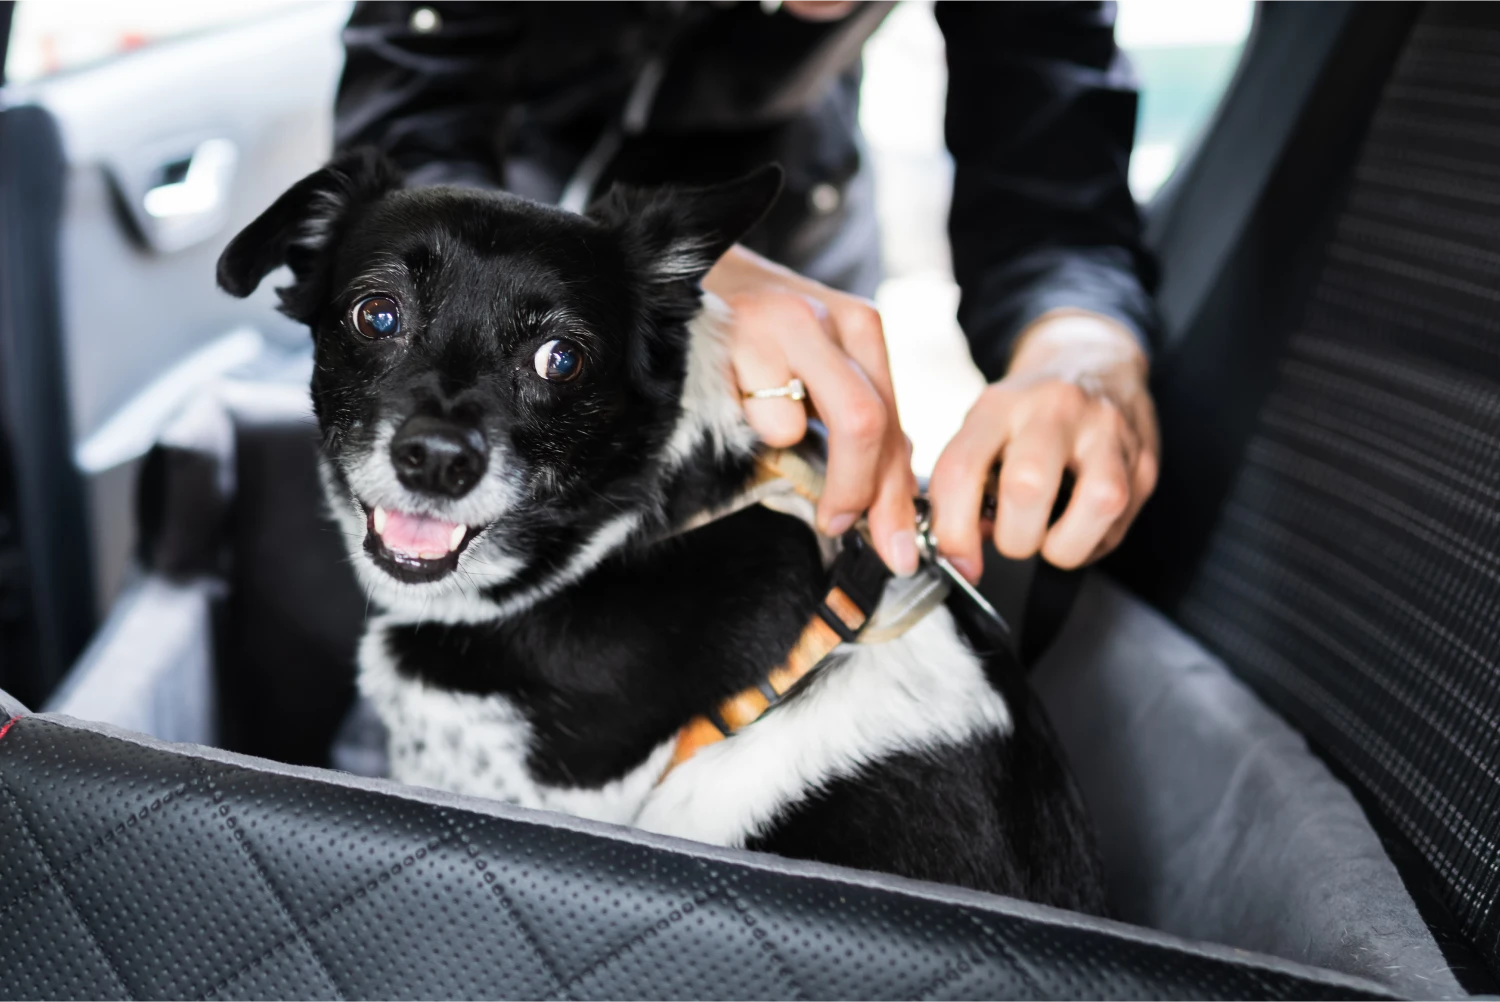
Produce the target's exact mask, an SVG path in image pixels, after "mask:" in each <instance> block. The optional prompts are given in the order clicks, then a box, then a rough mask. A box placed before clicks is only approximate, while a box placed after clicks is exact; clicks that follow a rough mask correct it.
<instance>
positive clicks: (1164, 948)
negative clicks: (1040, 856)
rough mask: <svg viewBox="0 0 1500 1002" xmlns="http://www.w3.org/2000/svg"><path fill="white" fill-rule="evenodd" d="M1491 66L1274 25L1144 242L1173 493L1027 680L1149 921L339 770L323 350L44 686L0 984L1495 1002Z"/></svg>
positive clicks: (4, 745) (240, 389) (13, 835)
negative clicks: (311, 403) (1157, 251)
mask: <svg viewBox="0 0 1500 1002" xmlns="http://www.w3.org/2000/svg"><path fill="white" fill-rule="evenodd" d="M1288 46H1290V47H1293V48H1295V47H1297V46H1301V47H1302V49H1303V51H1304V52H1307V51H1311V52H1312V55H1313V56H1315V57H1316V58H1311V57H1309V58H1307V59H1304V60H1301V61H1299V62H1298V63H1297V66H1298V69H1297V71H1296V72H1285V71H1281V67H1278V60H1280V59H1281V58H1282V57H1283V56H1284V54H1285V53H1286V52H1288V51H1289V50H1288ZM1497 56H1500V15H1497V14H1494V13H1492V12H1491V11H1490V10H1489V8H1487V7H1485V6H1482V5H1474V6H1472V7H1469V6H1462V5H1454V6H1449V5H1436V4H1435V5H1427V6H1423V7H1415V6H1408V5H1370V6H1359V7H1347V8H1346V7H1341V6H1338V5H1328V6H1327V7H1320V8H1316V9H1314V10H1313V12H1312V13H1311V14H1309V13H1297V12H1295V11H1288V12H1278V8H1276V7H1275V6H1274V5H1273V6H1272V7H1271V8H1269V9H1268V10H1266V11H1264V12H1263V14H1262V17H1261V19H1260V22H1259V24H1258V26H1257V37H1256V39H1255V40H1254V41H1253V42H1252V46H1251V50H1250V56H1249V57H1248V59H1247V62H1246V64H1245V66H1243V67H1242V69H1241V73H1240V79H1239V80H1238V82H1237V84H1236V85H1235V87H1234V88H1233V90H1232V92H1231V94H1230V97H1229V98H1228V99H1227V101H1226V103H1225V105H1224V107H1223V108H1222V109H1221V111H1220V116H1219V121H1218V127H1217V128H1216V129H1215V130H1214V132H1213V134H1212V135H1211V136H1210V137H1209V138H1208V140H1207V141H1206V143H1205V145H1204V146H1203V148H1202V149H1201V150H1200V151H1199V153H1198V155H1197V157H1196V159H1195V160H1194V162H1193V164H1192V166H1191V168H1190V169H1189V170H1187V171H1186V172H1185V173H1184V174H1183V175H1182V176H1181V177H1180V178H1179V179H1178V180H1177V181H1176V182H1174V183H1175V188H1174V190H1173V191H1171V192H1170V193H1169V196H1168V201H1167V202H1166V203H1165V207H1164V208H1163V210H1162V212H1161V214H1160V215H1159V216H1158V217H1157V218H1156V219H1155V220H1154V221H1153V227H1154V231H1155V235H1156V240H1157V243H1158V246H1159V247H1160V248H1161V252H1162V257H1163V260H1164V265H1165V274H1166V275H1167V284H1166V286H1165V287H1164V289H1163V293H1162V295H1163V307H1164V311H1165V312H1166V314H1167V316H1168V318H1169V320H1170V321H1172V325H1173V328H1172V336H1171V339H1170V341H1169V344H1168V346H1167V349H1166V351H1165V353H1164V355H1163V357H1162V358H1161V359H1160V362H1159V364H1158V367H1157V382H1158V386H1157V393H1158V399H1159V402H1160V407H1161V412H1162V423H1163V429H1164V434H1165V446H1164V448H1165V462H1164V478H1163V482H1162V485H1161V488H1160V490H1159V496H1158V498H1157V499H1156V500H1155V501H1153V503H1152V504H1151V505H1150V506H1148V509H1147V513H1146V514H1145V515H1144V516H1143V521H1142V524H1141V526H1140V527H1139V529H1138V530H1137V531H1136V532H1135V533H1133V534H1132V539H1131V541H1130V544H1129V545H1128V547H1127V548H1126V549H1125V550H1124V551H1123V552H1122V553H1121V554H1120V555H1119V557H1118V559H1116V560H1113V561H1112V562H1111V563H1110V565H1109V568H1108V571H1109V575H1108V576H1106V575H1105V574H1101V573H1098V572H1095V573H1092V574H1090V575H1088V576H1085V577H1080V578H1075V579H1074V581H1075V583H1076V584H1077V586H1078V587H1077V591H1076V595H1077V597H1076V600H1075V601H1074V602H1073V605H1072V609H1071V611H1070V612H1069V614H1068V616H1067V618H1066V619H1065V620H1064V621H1063V622H1062V623H1061V626H1060V628H1058V629H1057V631H1056V640H1055V641H1054V642H1053V643H1051V644H1050V646H1049V647H1048V649H1047V650H1046V652H1045V653H1044V654H1043V655H1042V656H1041V657H1040V659H1039V661H1038V663H1037V664H1036V666H1035V668H1034V674H1033V678H1034V682H1035V685H1036V688H1037V690H1038V692H1039V694H1040V695H1041V697H1042V699H1043V701H1044V702H1045V704H1046V705H1047V707H1048V710H1049V712H1050V714H1051V716H1052V717H1053V720H1054V723H1055V725H1056V729H1057V731H1058V733H1059V735H1060V737H1061V739H1062V740H1063V743H1064V745H1065V747H1066V750H1067V752H1068V755H1069V757H1070V759H1071V760H1072V763H1073V765H1074V768H1075V771H1076V772H1077V773H1078V776H1079V781H1080V785H1081V787H1082V789H1083V793H1084V795H1085V798H1086V799H1087V800H1088V802H1089V807H1090V810H1091V813H1092V814H1093V816H1094V818H1095V821H1096V823H1097V825H1098V826H1099V829H1100V834H1101V842H1102V846H1103V848H1104V851H1105V856H1106V868H1107V872H1108V877H1109V882H1110V894H1111V900H1112V905H1113V907H1114V909H1115V911H1116V915H1117V918H1118V919H1119V920H1118V921H1109V920H1099V919H1093V918H1088V917H1084V916H1079V915H1074V914H1071V913H1067V912H1061V911H1058V910H1055V909H1049V908H1044V907H1040V906H1033V905H1028V904H1025V903H1022V902H1017V901H1014V900H1010V899H1006V898H1001V897H996V896H991V895H985V894H978V893H974V892H968V891H963V890H960V889H955V888H950V887H942V886H937V885H930V884H923V883H919V882H914V881H908V880H902V879H899V878H893V877H886V876H882V875H875V874H868V873H862V872H858V871H852V870H845V869H840V868H834V867H827V866H821V865H815V864H808V863H801V862H796V861H789V860H784V859H779V858H776V857H770V856H766V855H763V854H757V853H749V852H741V851H733V850H723V849H715V848H711V847H705V846H702V845H697V844H693V843H686V842H681V841H677V840H672V839H665V838H660V837H655V836H650V835H645V834H643V833H640V832H635V831H632V830H627V829H621V828H616V827H612V826H607V825H600V824H595V823H590V822H584V821H579V820H576V819H572V818H568V817H564V816H560V815H555V814H549V813H544V812H534V811H527V810H522V809H519V808H514V807H509V806H507V805H503V804H498V803H495V802H490V801H484V800H476V799H472V798H464V797H457V796H452V795H447V794H442V793H437V792H434V791H428V790H421V789H416V788H410V787H403V786H399V785H396V784H393V783H391V782H389V781H386V780H382V779H379V778H369V777H361V776H354V775H350V774H349V773H348V772H338V771H333V770H329V769H327V768H323V766H326V765H327V763H328V761H329V755H330V748H331V747H332V746H333V745H334V743H335V738H336V735H337V734H338V733H339V731H340V728H341V726H343V725H344V723H345V721H346V720H349V719H350V718H349V717H348V711H349V707H350V704H351V700H352V695H353V690H352V650H353V643H354V638H355V636H356V635H357V632H358V628H359V623H360V620H361V617H362V615H363V613H364V608H363V600H362V599H361V598H360V596H359V594H358V592H357V590H356V589H355V588H354V585H353V582H352V580H351V576H350V574H349V572H348V569H347V567H345V566H344V564H343V562H342V550H341V547H340V545H339V540H338V539H337V538H336V537H335V536H333V535H332V533H333V532H334V531H335V530H333V528H332V526H331V525H330V524H329V523H326V522H324V521H322V520H321V519H320V517H319V513H318V502H317V488H316V468H315V460H314V455H315V451H314V444H315V438H314V434H315V433H314V428H313V425H312V423H311V420H310V417H309V415H308V413H307V404H306V400H305V395H304V394H303V393H302V392H301V391H300V389H299V388H298V387H299V386H300V385H303V384H304V383H303V381H304V380H305V375H306V369H305V365H306V362H305V360H300V361H299V360H287V361H286V362H285V364H284V366H282V365H281V364H279V363H274V362H268V363H266V364H264V365H262V367H261V369H260V371H259V373H258V374H250V373H246V374H242V376H241V377H240V378H237V379H233V380H226V381H224V382H222V383H221V384H219V385H218V386H216V387H214V388H213V390H212V391H211V392H209V393H206V394H204V395H203V396H202V397H201V398H200V399H199V400H198V401H197V402H196V403H195V404H194V405H193V407H192V408H191V409H189V410H188V411H187V412H185V413H183V414H182V415H181V416H180V417H179V418H178V420H177V421H176V422H174V424H173V425H172V427H170V428H169V429H167V431H166V433H165V434H164V435H163V437H162V443H161V445H159V446H158V448H157V450H156V451H155V453H154V454H153V456H152V458H151V460H150V462H149V464H148V468H147V470H146V472H145V473H144V474H143V477H142V504H141V513H142V521H143V525H142V541H143V542H142V567H143V573H142V575H141V576H140V578H139V579H138V580H137V581H136V582H135V583H134V584H133V585H132V587H131V589H130V591H129V593H128V595H127V596H126V598H125V599H123V600H122V601H121V602H120V603H117V605H116V607H115V609H114V610H113V611H112V613H111V615H110V618H109V621H108V622H107V623H106V625H105V627H104V628H103V629H102V630H101V631H100V633H99V634H98V635H97V636H96V638H95V640H94V642H93V643H92V644H91V646H90V648H89V650H88V651H87V652H86V653H85V654H84V656H83V658H82V659H81V660H80V661H79V663H78V664H77V665H76V666H75V668H74V669H73V671H72V672H71V673H70V675H69V677H68V679H67V681H66V682H65V683H64V685H63V687H62V688H61V689H60V690H59V691H58V692H57V693H56V694H55V695H54V696H53V698H52V700H51V701H50V702H49V704H48V707H47V710H48V712H44V713H39V714H28V713H27V712H26V711H25V710H24V708H22V707H20V706H19V705H17V704H15V703H14V701H11V700H8V698H7V697H3V696H0V703H4V704H5V705H0V721H3V722H0V728H3V730H0V801H3V804H4V807H3V815H0V816H3V817H4V818H5V820H6V823H5V824H3V825H0V886H3V888H4V890H5V894H4V895H3V901H0V978H3V979H4V980H3V982H0V983H3V984H5V985H6V990H5V993H6V994H10V995H16V996H36V997H44V996H47V997H59V996H68V997H77V996H84V995H86V996H94V997H121V996H134V997H143V996H151V997H157V996H173V997H209V996H222V997H244V996H256V997H259V996H295V997H299V998H306V997H323V996H340V997H353V996H359V997H366V996H383V997H394V996H397V995H400V996H423V997H426V996H489V997H500V996H528V997H531V996H541V995H549V996H558V997H573V996H577V997H585V996H587V997H595V996H636V997H656V996H663V997H665V996H672V997H680V996H695V997H726V996H736V997H751V996H755V997H761V996H788V997H789V996H808V997H855V996H860V997H959V996H962V997H980V996H995V997H1036V996H1053V997H1103V996H1107V997H1112V998H1127V997H1196V998H1238V997H1252V996H1253V997H1262V998H1289V997H1299V998H1322V997H1341V998H1349V997H1399V996H1414V997H1444V996H1459V995H1463V994H1465V993H1466V992H1474V991H1484V990H1487V989H1488V988H1489V985H1490V982H1488V980H1487V979H1488V977H1489V976H1490V975H1491V974H1492V973H1493V971H1494V969H1495V968H1496V967H1497V966H1500V950H1497V940H1496V922H1497V921H1500V920H1497V919H1496V918H1495V917H1494V915H1493V907H1492V906H1493V904H1494V902H1495V898H1496V896H1497V894H1500V869H1497V863H1496V855H1495V853H1494V851H1493V841H1494V840H1495V839H1496V838H1497V837H1500V823H1497V818H1496V815H1495V805H1496V803H1497V800H1500V796H1497V792H1500V785H1497V784H1496V783H1495V780H1494V777H1493V774H1492V772H1491V771H1490V770H1493V769H1494V767H1495V766H1494V762H1495V761H1496V756H1495V755H1494V750H1495V741H1496V735H1497V727H1496V724H1495V716H1494V714H1495V707H1496V704H1497V702H1500V681H1497V679H1500V676H1497V673H1496V671H1495V668H1494V665H1493V664H1492V663H1491V661H1490V659H1491V658H1492V657H1493V656H1494V655H1493V652H1494V651H1495V649H1496V644H1495V628H1494V626H1493V625H1492V624H1493V623H1494V622H1495V617H1494V616H1493V615H1492V614H1491V613H1492V610H1493V607H1494V605H1495V604H1496V601H1497V599H1496V596H1497V595H1500V591H1497V590H1496V588H1495V583H1494V577H1495V573H1496V567H1495V562H1496V558H1495V556H1494V554H1495V552H1496V549H1495V542H1496V533H1495V530H1494V523H1495V520H1496V519H1497V518H1500V515H1496V514H1495V511H1496V510H1497V507H1496V505H1495V504H1494V496H1495V494H1496V492H1497V490H1500V462H1497V460H1496V459H1495V458H1494V454H1493V452H1491V451H1487V450H1493V448H1494V446H1495V444H1496V437H1497V436H1496V435H1495V432H1494V429H1495V428H1496V427H1500V424H1497V422H1496V421H1495V420H1494V414H1495V413H1496V411H1497V410H1500V352H1497V351H1496V349H1495V348H1494V344H1495V341H1494V340H1493V338H1492V336H1491V332H1490V329H1489V325H1490V323H1492V321H1491V320H1490V318H1491V317H1493V316H1494V315H1495V312H1494V307H1493V305H1492V304H1493V303H1494V302H1495V297H1496V296H1497V295H1500V294H1497V293H1493V292H1491V291H1490V290H1492V289H1495V288H1500V283H1496V282H1494V281H1491V279H1492V278H1494V277H1496V276H1495V275H1494V274H1493V273H1495V272H1496V271H1500V253H1494V252H1491V251H1490V250H1488V249H1487V247H1486V244H1485V242H1484V241H1485V238H1486V237H1488V236H1490V235H1491V234H1495V233H1497V232H1500V227H1497V226H1496V220H1497V219H1500V171H1496V170H1493V169H1491V168H1490V167H1489V164H1488V160H1487V157H1488V156H1489V151H1490V150H1491V149H1493V148H1494V144H1496V143H1497V140H1496V139H1495V138H1494V136H1493V135H1492V134H1491V131H1490V129H1489V127H1488V125H1487V124H1486V117H1485V116H1486V114H1487V111H1486V109H1487V108H1488V107H1489V105H1487V104H1486V101H1487V100H1488V99H1489V98H1490V96H1491V94H1492V93H1493V94H1494V96H1495V97H1496V98H1497V99H1500V87H1494V88H1491V87H1490V86H1489V85H1488V83H1487V80H1486V78H1485V70H1486V68H1487V66H1488V65H1489V64H1490V63H1491V62H1494V61H1495V60H1496V57H1497ZM1299 88H1300V89H1299ZM1491 117H1492V116H1491ZM1248 125H1254V126H1255V128H1248V127H1247V126H1248ZM1278 130H1280V131H1278ZM1257 137H1259V138H1260V139H1261V140H1268V139H1269V140H1273V142H1271V145H1273V146H1274V148H1273V149H1270V150H1267V149H1261V148H1259V147H1256V148H1252V149H1246V148H1244V144H1245V143H1246V142H1247V141H1253V140H1254V139H1256V138H1257ZM1237 144H1239V145H1238V148H1237ZM1487 304H1488V305H1487ZM299 365H300V366H303V368H301V369H300V370H299V368H298V366H299ZM1247 683H1248V685H1247ZM1283 714H1284V715H1285V717H1283V716H1282V715H1283ZM80 718H89V720H85V719H80ZM353 719H355V720H357V719H358V718H357V717H356V718H353ZM100 720H105V721H110V723H98V722H91V721H100ZM1287 720H1290V721H1291V722H1293V723H1294V724H1295V725H1296V727H1297V730H1293V729H1292V727H1290V726H1288V724H1287V722H1286V721H1287ZM126 728H129V729H126ZM1299 731H1300V733H1299ZM1304 734H1305V735H1306V736H1307V737H1306V739H1304V737H1303V736H1302V735H1304ZM164 739H165V740H164ZM1309 742H1310V743H1311V750H1310V748H1309ZM214 744H217V745H220V746H222V748H223V749H228V750H221V748H216V747H210V745H214ZM375 769H376V770H378V765H377V766H375Z"/></svg>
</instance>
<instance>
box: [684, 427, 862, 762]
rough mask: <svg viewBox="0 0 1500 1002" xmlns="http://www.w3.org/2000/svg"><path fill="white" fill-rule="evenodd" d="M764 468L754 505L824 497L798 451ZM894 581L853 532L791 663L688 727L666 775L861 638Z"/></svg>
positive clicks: (779, 453)
mask: <svg viewBox="0 0 1500 1002" xmlns="http://www.w3.org/2000/svg"><path fill="white" fill-rule="evenodd" d="M756 466H757V469H756V476H755V478H754V479H753V480H752V481H751V485H750V491H749V492H747V495H746V497H747V499H748V498H753V499H754V500H750V502H749V503H751V504H754V503H757V502H758V501H760V500H764V498H762V497H759V496H757V489H763V488H765V487H767V486H772V485H776V484H780V485H781V487H782V489H785V490H789V491H790V492H792V493H795V494H798V495H800V496H801V497H803V498H805V499H807V500H809V501H811V502H813V503H814V504H816V503H817V502H818V499H819V498H820V497H821V496H822V493H823V476H822V471H821V470H820V469H819V468H818V467H817V466H816V465H814V464H813V463H810V462H809V461H808V460H807V459H805V458H804V457H802V456H801V455H799V454H798V453H797V452H795V451H794V450H792V449H775V450H770V451H768V452H766V453H763V454H762V455H761V456H760V457H758V460H757V463H756ZM739 507H743V506H742V505H740V506H734V507H731V508H730V509H729V510H728V511H724V512H719V513H716V514H714V515H713V516H711V517H712V518H721V517H723V516H724V515H725V514H728V513H729V512H731V511H735V510H738V508H739ZM889 576H890V572H889V571H888V570H886V566H885V564H884V562H882V561H881V559H880V557H879V556H878V555H877V554H876V553H875V551H874V550H873V549H871V548H870V547H869V545H868V544H866V543H865V541H864V538H863V537H862V536H861V535H860V534H859V530H858V529H851V530H849V531H848V532H847V533H845V534H844V538H843V541H842V549H841V551H840V553H839V555H838V557H837V558H835V560H834V562H833V566H832V567H831V568H829V588H828V591H827V593H825V594H824V596H823V601H822V602H820V603H819V605H818V609H817V611H816V612H815V613H814V614H813V617H812V619H811V620H810V621H809V622H808V624H807V626H806V627H804V628H803V630H802V633H801V635H800V636H799V637H798V638H797V642H796V643H795V644H793V645H792V649H791V652H790V653H788V654H787V656H786V660H784V661H783V662H782V663H781V664H779V665H777V666H776V667H775V668H773V669H771V671H770V672H769V673H767V675H766V677H765V678H763V679H762V680H761V681H760V682H758V683H757V684H755V685H753V686H750V687H749V688H747V689H744V690H742V691H740V692H737V693H735V694H734V695H733V696H730V697H729V698H728V699H726V700H724V701H723V702H722V703H720V704H719V705H718V706H717V707H715V708H714V709H713V710H711V711H709V712H708V713H706V714H703V715H701V716H697V717H694V718H693V719H692V720H690V721H688V722H687V723H686V724H685V725H683V728H682V730H680V731H678V733H677V747H676V749H675V750H674V752H673V754H672V761H671V763H670V764H669V765H668V766H667V768H666V769H665V770H664V771H663V772H662V775H663V776H665V775H666V774H667V773H668V772H670V771H671V770H672V769H673V768H674V767H675V766H677V765H678V764H679V763H681V762H685V761H687V760H688V759H690V758H692V757H693V754H694V753H695V752H697V751H698V750H699V749H700V748H704V747H706V746H708V745H711V744H714V743H715V742H718V741H723V740H724V739H725V738H726V737H728V736H729V735H731V734H733V733H734V732H735V731H737V730H739V729H740V728H742V727H745V726H746V725H748V724H751V723H754V722H755V721H756V720H758V719H759V718H760V716H761V714H763V713H765V712H766V711H767V710H769V709H770V708H771V707H772V706H774V705H775V704H776V703H777V702H778V701H779V700H780V699H781V697H782V696H783V695H785V694H786V693H787V691H788V690H790V689H791V688H792V686H794V685H796V684H797V683H798V682H800V681H801V680H802V679H803V678H804V677H805V676H806V675H807V674H808V673H809V672H811V671H812V670H813V669H814V668H816V667H817V666H818V665H820V664H822V663H823V661H824V660H825V659H826V658H827V657H828V655H829V654H831V653H833V649H834V648H835V647H837V646H838V645H839V644H841V643H844V642H846V641H853V640H854V639H856V638H857V637H858V636H859V631H860V630H862V629H864V626H865V623H866V622H868V621H869V619H870V616H871V614H872V613H873V612H874V611H875V607H876V605H878V604H879V602H880V595H881V592H882V591H883V590H884V588H885V582H886V580H887V579H888V578H889ZM659 781H660V780H658V782H659Z"/></svg>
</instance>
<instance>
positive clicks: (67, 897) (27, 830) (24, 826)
mask: <svg viewBox="0 0 1500 1002" xmlns="http://www.w3.org/2000/svg"><path fill="white" fill-rule="evenodd" d="M0 793H4V794H5V796H6V797H7V798H8V799H9V800H10V802H11V808H12V810H14V811H15V816H16V820H17V821H19V822H20V823H21V831H22V832H23V833H24V834H25V835H26V838H27V839H28V840H29V841H30V842H31V845H32V847H33V848H34V849H35V850H36V854H37V857H38V858H39V859H41V861H42V865H44V866H46V867H47V872H48V873H50V874H51V877H50V879H51V881H52V883H53V884H55V885H56V886H57V890H58V893H60V894H61V895H62V896H63V900H64V901H66V902H67V903H68V907H69V908H71V909H72V910H73V917H74V918H76V919H77V920H78V924H79V925H80V926H82V927H83V931H84V932H85V933H86V934H87V935H88V938H89V945H90V946H92V947H93V948H94V949H95V951H97V952H98V954H99V958H100V959H101V960H103V961H104V966H105V967H107V968H108V969H109V973H110V974H112V975H114V978H115V981H116V982H118V983H119V985H120V988H121V990H122V994H123V995H124V996H125V997H126V998H127V999H134V998H135V993H134V992H132V991H131V990H130V986H129V985H128V984H126V983H125V977H124V975H122V974H121V973H120V969H119V968H118V967H116V966H115V962H114V959H113V958H112V957H110V955H109V953H108V952H107V951H106V950H105V949H104V944H102V943H100V942H99V936H98V934H96V933H95V932H94V928H93V926H91V925H89V921H88V919H86V918H84V915H83V909H81V908H79V907H78V902H76V901H74V900H73V895H72V894H71V893H70V892H69V891H68V885H67V884H65V883H63V881H62V877H61V875H60V872H59V871H58V870H57V868H56V867H54V866H53V865H52V860H50V859H48V858H47V853H46V850H44V849H43V848H42V843H41V840H40V839H38V838H37V837H36V833H35V832H33V831H32V830H31V823H30V822H29V821H27V820H26V813H25V812H24V811H23V810H22V809H21V798H19V797H17V796H16V795H15V794H14V793H12V792H11V789H10V786H9V785H8V784H7V783H6V782H5V776H4V774H3V773H0Z"/></svg>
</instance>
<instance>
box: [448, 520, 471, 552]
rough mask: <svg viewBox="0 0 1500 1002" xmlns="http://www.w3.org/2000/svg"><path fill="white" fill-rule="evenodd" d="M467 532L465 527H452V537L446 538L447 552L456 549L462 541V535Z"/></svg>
mask: <svg viewBox="0 0 1500 1002" xmlns="http://www.w3.org/2000/svg"><path fill="white" fill-rule="evenodd" d="M468 531H469V530H468V527H467V526H462V525H455V526H454V527H453V535H452V536H450V537H448V550H449V552H452V551H453V550H456V549H458V546H459V544H460V543H462V542H463V541H464V533H466V532H468Z"/></svg>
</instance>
